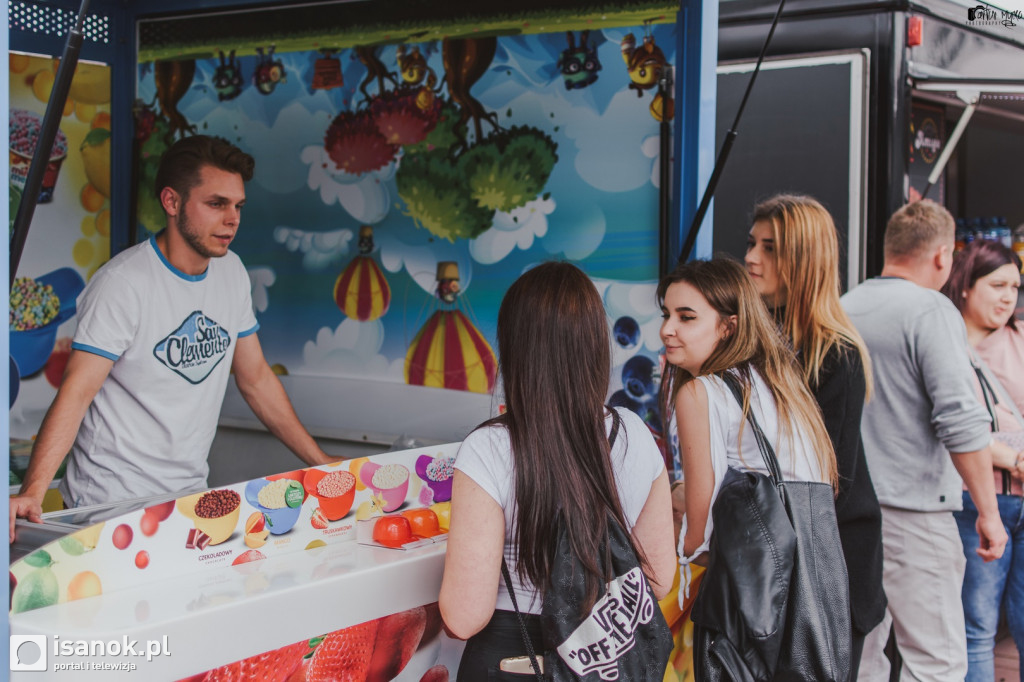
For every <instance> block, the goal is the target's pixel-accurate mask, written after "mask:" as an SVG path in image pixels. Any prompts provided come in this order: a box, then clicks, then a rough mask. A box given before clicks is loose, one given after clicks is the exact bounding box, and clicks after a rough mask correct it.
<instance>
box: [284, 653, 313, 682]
mask: <svg viewBox="0 0 1024 682" xmlns="http://www.w3.org/2000/svg"><path fill="white" fill-rule="evenodd" d="M309 660H310V659H308V658H303V659H302V663H301V664H299V667H298V668H296V669H295V672H293V673H292V674H291V676H290V677H289V678H288V679H287V680H286V681H285V682H306V670H307V669H308V668H309Z"/></svg>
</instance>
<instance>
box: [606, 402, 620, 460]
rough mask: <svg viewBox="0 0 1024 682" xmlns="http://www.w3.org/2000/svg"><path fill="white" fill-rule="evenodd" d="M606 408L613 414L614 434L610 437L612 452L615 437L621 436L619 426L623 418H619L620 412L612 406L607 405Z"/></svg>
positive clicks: (609, 448)
mask: <svg viewBox="0 0 1024 682" xmlns="http://www.w3.org/2000/svg"><path fill="white" fill-rule="evenodd" d="M605 407H606V408H608V411H609V412H611V413H612V432H611V433H610V434H609V435H608V452H611V450H612V447H613V446H614V445H615V437H616V436H618V435H619V425H621V424H622V417H620V416H619V412H618V410H616V409H615V408H614V407H612V406H611V405H605Z"/></svg>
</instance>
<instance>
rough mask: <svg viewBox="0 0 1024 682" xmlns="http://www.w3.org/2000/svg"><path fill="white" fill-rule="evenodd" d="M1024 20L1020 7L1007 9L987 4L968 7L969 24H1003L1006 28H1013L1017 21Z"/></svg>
mask: <svg viewBox="0 0 1024 682" xmlns="http://www.w3.org/2000/svg"><path fill="white" fill-rule="evenodd" d="M1022 20H1024V13H1022V12H1021V11H1020V10H1019V9H1018V10H1013V11H1007V10H1003V9H996V8H994V7H989V6H987V5H976V6H974V7H968V8H967V25H968V26H997V25H1000V24H1002V25H1003V26H1005V27H1006V28H1013V27H1014V26H1016V25H1017V23H1016V22H1017V21H1022Z"/></svg>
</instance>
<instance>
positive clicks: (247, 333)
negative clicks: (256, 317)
mask: <svg viewBox="0 0 1024 682" xmlns="http://www.w3.org/2000/svg"><path fill="white" fill-rule="evenodd" d="M259 330H260V323H259V322H257V323H256V325H255V326H254V327H252V328H251V329H246V330H245V331H244V332H238V338H240V339H241V338H245V337H246V336H251V335H252V334H255V333H256V332H258V331H259Z"/></svg>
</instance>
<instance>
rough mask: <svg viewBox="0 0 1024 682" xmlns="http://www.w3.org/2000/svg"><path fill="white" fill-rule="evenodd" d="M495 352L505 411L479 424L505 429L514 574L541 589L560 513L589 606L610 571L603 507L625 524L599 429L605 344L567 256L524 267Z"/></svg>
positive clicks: (590, 288) (603, 330)
mask: <svg viewBox="0 0 1024 682" xmlns="http://www.w3.org/2000/svg"><path fill="white" fill-rule="evenodd" d="M498 356H499V362H498V364H499V367H500V371H501V379H502V382H503V384H504V394H505V406H506V411H505V414H503V415H501V416H499V417H496V418H495V419H492V420H490V421H488V422H485V423H484V426H486V425H491V424H498V425H502V426H504V427H505V428H507V429H508V433H509V438H510V440H511V445H512V461H513V470H514V472H515V493H516V501H517V509H516V516H515V519H514V523H513V531H512V533H513V540H514V544H515V546H516V547H517V548H518V564H517V573H518V575H519V578H520V580H523V581H524V582H525V581H527V580H528V581H529V582H531V583H533V585H534V586H535V587H536V588H537V589H538V590H539V591H541V592H542V593H543V592H544V591H545V590H546V588H547V586H548V584H549V582H550V576H551V572H552V560H553V555H554V549H555V544H556V540H557V530H558V525H557V523H556V519H558V518H559V516H561V519H562V521H563V522H564V524H565V527H566V531H567V535H568V538H569V542H570V544H571V545H572V551H573V553H574V554H575V555H576V558H577V559H578V560H579V562H580V564H582V566H583V567H584V569H585V571H586V576H585V584H586V590H587V592H586V593H587V601H586V605H585V606H586V609H587V610H589V608H590V607H592V606H593V604H594V602H595V601H596V599H597V595H598V593H599V590H600V587H601V586H602V585H603V584H604V583H605V582H606V581H607V580H608V579H610V577H611V576H608V575H606V574H605V571H602V570H601V568H600V565H599V563H598V559H599V557H600V556H601V549H600V548H601V545H602V543H603V541H604V540H605V538H606V537H607V534H608V523H609V521H608V519H609V516H608V514H609V513H611V515H612V518H614V519H615V520H616V521H618V523H619V524H621V525H622V527H623V528H627V526H626V522H625V517H624V515H623V512H622V505H621V504H620V503H619V495H618V490H617V487H616V484H615V475H614V472H613V469H612V462H611V456H610V446H609V443H608V436H607V434H606V429H605V416H606V414H607V413H606V410H605V406H604V401H605V396H606V395H607V392H608V378H609V375H610V371H611V342H610V338H609V336H608V322H607V318H606V315H605V310H604V305H603V304H602V302H601V297H600V295H599V294H598V292H597V289H596V288H595V287H594V284H593V283H592V282H591V281H590V279H589V278H588V277H587V276H586V275H585V274H583V272H582V271H581V270H580V269H579V268H577V267H576V266H574V265H571V264H569V263H542V264H541V265H538V266H536V267H534V268H533V269H531V270H529V271H528V272H526V273H525V274H523V275H522V276H521V277H520V278H519V279H517V280H516V281H515V282H514V283H513V284H512V286H511V287H510V288H509V290H508V291H507V292H506V293H505V298H504V299H503V300H502V302H501V308H500V310H499V311H498ZM618 438H620V439H621V438H625V434H624V433H622V432H621V431H620V433H619V434H618ZM627 534H628V533H627ZM630 542H632V537H631V536H630ZM633 544H634V550H636V552H637V556H638V557H640V561H641V563H642V565H644V566H645V567H647V562H646V559H645V557H644V555H643V553H642V551H641V550H640V548H639V547H636V546H635V543H633ZM606 566H607V564H606Z"/></svg>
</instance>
